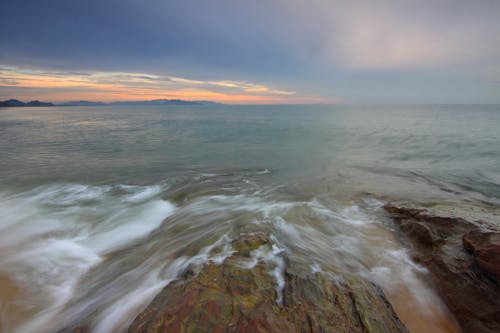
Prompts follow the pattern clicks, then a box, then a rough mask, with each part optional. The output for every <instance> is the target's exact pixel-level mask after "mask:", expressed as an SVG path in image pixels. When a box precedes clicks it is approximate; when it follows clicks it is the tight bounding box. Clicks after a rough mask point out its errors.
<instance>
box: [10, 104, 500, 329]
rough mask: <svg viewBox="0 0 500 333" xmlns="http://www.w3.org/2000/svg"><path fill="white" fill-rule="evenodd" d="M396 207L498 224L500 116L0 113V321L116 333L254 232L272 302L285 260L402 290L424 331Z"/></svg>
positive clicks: (415, 275) (363, 111) (361, 110)
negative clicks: (480, 212) (488, 217)
mask: <svg viewBox="0 0 500 333" xmlns="http://www.w3.org/2000/svg"><path fill="white" fill-rule="evenodd" d="M400 199H404V200H415V201H425V202H429V201H432V202H439V201H443V202H453V203H455V204H457V205H460V202H468V203H471V202H472V203H478V204H481V205H488V207H493V208H495V207H496V208H498V207H499V206H500V106H481V105H467V106H443V105H438V106H344V105H333V106H332V105H320V106H309V105H308V106H299V105H297V106H200V107H166V108H165V107H51V108H5V109H0V216H1V219H0V285H2V283H3V285H4V287H3V288H4V289H2V291H3V292H2V294H3V295H2V296H0V323H1V325H3V327H2V329H3V330H4V331H5V332H53V331H57V330H58V329H61V328H63V327H67V326H71V325H77V324H78V323H82V322H84V323H86V324H88V325H89V326H90V327H91V329H92V331H94V332H121V331H125V330H126V328H127V325H128V324H129V323H130V320H131V319H133V318H134V316H135V315H137V314H138V313H139V312H140V310H141V309H143V308H144V307H145V306H146V305H147V304H148V302H149V301H151V299H152V298H153V297H154V295H155V294H156V293H157V292H159V290H161V288H163V287H164V286H166V285H168V284H169V283H170V282H171V281H173V280H175V279H176V278H178V276H179V274H181V272H182V271H183V270H184V269H186V267H188V266H189V265H202V264H203V263H206V262H209V261H212V262H221V261H223V260H224V259H225V258H226V257H227V256H230V255H231V251H232V250H231V239H234V238H235V237H237V236H238V234H240V233H242V232H252V231H256V230H258V231H264V232H266V233H268V234H270V235H271V236H272V239H273V242H274V245H275V247H273V249H272V250H270V252H268V253H265V254H262V253H261V254H259V256H257V257H256V258H254V259H255V260H256V261H261V262H262V263H263V264H265V265H267V266H268V267H269V270H270V272H272V274H274V275H273V276H276V285H277V291H276V293H277V301H279V297H280V296H279V295H280V288H282V283H283V281H282V279H281V278H280V274H282V271H281V270H282V261H283V257H284V256H287V257H289V258H293V259H292V263H293V265H294V267H295V268H296V269H297V270H300V271H303V272H307V271H321V272H323V273H324V274H326V275H328V276H330V277H331V278H334V279H336V278H338V277H339V276H341V275H342V274H356V275H361V276H363V277H365V278H366V279H367V280H370V281H373V282H375V283H377V284H379V285H381V286H382V287H383V289H384V290H386V292H388V293H389V294H390V293H391V290H392V289H391V288H395V286H396V287H397V290H399V291H401V290H402V289H404V290H407V291H408V290H410V291H411V290H412V292H410V291H409V294H410V295H409V296H408V297H409V298H412V299H413V302H409V304H412V306H413V305H415V304H418V305H420V308H421V310H418V311H417V310H415V311H414V312H415V313H417V312H418V313H419V316H421V317H423V318H430V319H429V320H427V321H428V322H429V323H430V324H429V325H432V323H433V319H432V318H434V317H433V316H435V313H429V311H426V310H425V309H426V308H429V307H431V306H432V308H439V309H442V310H443V311H445V309H444V308H443V305H442V303H441V302H440V300H439V299H438V298H437V296H436V295H435V294H434V293H433V292H432V290H431V289H430V288H428V286H427V284H426V282H425V279H424V278H423V276H424V275H425V272H424V271H425V270H424V269H423V268H422V267H420V266H418V265H417V264H415V263H413V262H412V261H411V259H410V258H409V257H408V255H407V254H406V251H405V249H403V248H401V246H400V245H399V244H398V243H397V242H396V241H394V240H393V239H392V238H391V237H390V235H389V233H388V231H387V230H389V229H390V222H389V221H388V219H387V217H386V216H385V215H384V213H383V211H382V210H381V209H380V207H381V206H382V205H383V204H384V202H385V201H389V200H400ZM215 248H217V249H219V250H220V251H216V253H217V254H214V253H213V251H212V250H213V249H215ZM374 254H376V255H374ZM280 272H281V273H280ZM388 280H390V281H391V283H390V285H389V284H388V283H387V281H388ZM0 288H1V287H0ZM7 290H8V291H9V292H7ZM403 310H404V309H403ZM435 325H438V323H437V322H436V323H435ZM431 329H434V331H436V332H437V331H439V328H437V326H436V327H431Z"/></svg>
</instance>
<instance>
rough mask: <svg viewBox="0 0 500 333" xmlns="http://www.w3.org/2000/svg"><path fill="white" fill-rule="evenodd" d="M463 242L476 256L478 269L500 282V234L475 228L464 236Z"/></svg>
mask: <svg viewBox="0 0 500 333" xmlns="http://www.w3.org/2000/svg"><path fill="white" fill-rule="evenodd" d="M462 242H463V246H464V248H465V249H466V250H468V251H470V252H472V254H473V255H474V259H475V260H476V263H477V265H478V267H479V268H480V269H481V270H482V271H483V272H485V273H486V274H488V275H490V276H491V277H492V278H494V279H497V281H498V280H500V233H498V232H492V231H487V230H483V229H479V228H474V229H472V230H471V231H469V232H468V233H466V234H465V235H464V236H463V238H462Z"/></svg>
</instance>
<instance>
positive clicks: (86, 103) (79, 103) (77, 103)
mask: <svg viewBox="0 0 500 333" xmlns="http://www.w3.org/2000/svg"><path fill="white" fill-rule="evenodd" d="M58 105H61V106H102V105H106V103H103V102H92V101H71V102H65V103H62V104H58Z"/></svg>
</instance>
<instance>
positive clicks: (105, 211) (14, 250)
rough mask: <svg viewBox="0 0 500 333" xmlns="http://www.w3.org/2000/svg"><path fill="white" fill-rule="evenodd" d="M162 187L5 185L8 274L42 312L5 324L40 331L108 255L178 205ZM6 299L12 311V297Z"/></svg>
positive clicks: (0, 238) (3, 262) (1, 238)
mask: <svg viewBox="0 0 500 333" xmlns="http://www.w3.org/2000/svg"><path fill="white" fill-rule="evenodd" d="M159 193H160V190H159V187H158V186H151V187H149V186H133V187H130V186H90V185H82V184H57V185H49V186H41V187H37V188H35V189H33V190H30V191H26V192H22V193H17V194H11V193H1V194H0V198H1V201H0V211H1V212H2V215H3V218H2V219H1V221H0V230H1V233H0V248H1V250H2V251H1V253H0V274H2V275H5V276H8V277H9V279H10V280H11V281H12V282H13V283H14V284H16V285H17V286H19V287H20V288H21V289H22V290H23V291H24V292H25V294H27V295H30V296H29V299H26V300H24V301H25V302H29V303H32V304H31V305H29V306H27V307H26V310H27V311H29V312H31V311H35V313H36V314H35V315H34V316H33V318H32V319H31V320H25V321H24V322H23V323H22V324H21V325H20V326H19V327H17V328H14V327H4V330H5V331H12V332H40V331H41V327H45V326H47V325H48V324H49V323H50V322H51V321H52V320H53V318H54V316H55V315H56V314H57V313H58V312H59V311H60V310H61V308H62V307H63V306H64V305H65V304H66V303H67V302H68V301H69V300H70V299H71V297H72V295H73V293H74V290H75V288H76V286H77V284H78V281H79V279H80V278H81V277H82V276H83V275H84V274H85V273H87V272H88V271H89V270H90V269H91V268H92V267H95V266H96V265H97V264H99V263H100V262H102V261H103V259H104V256H105V255H107V254H108V253H110V252H112V251H116V250H119V249H120V248H123V247H126V246H128V245H129V244H130V243H131V242H134V241H135V240H138V239H140V238H142V237H144V236H146V235H148V234H149V233H150V232H151V231H153V230H154V229H155V228H157V227H158V226H159V225H160V224H161V223H162V221H163V220H164V219H165V218H166V217H168V216H169V215H170V214H172V213H173V212H174V210H175V207H174V206H173V205H172V204H170V203H169V202H167V201H165V200H162V199H161V198H160V197H159ZM16 301H21V300H16ZM1 307H2V309H3V310H4V312H5V311H6V310H5V308H6V307H9V304H1ZM37 309H38V310H37ZM9 322H10V321H9V318H6V319H3V320H2V323H3V325H4V326H5V325H9Z"/></svg>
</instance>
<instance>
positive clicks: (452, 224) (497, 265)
mask: <svg viewBox="0 0 500 333" xmlns="http://www.w3.org/2000/svg"><path fill="white" fill-rule="evenodd" d="M384 209H385V210H386V211H387V212H388V213H389V214H390V216H391V218H392V219H393V221H394V222H395V224H396V226H397V227H398V229H399V231H400V232H401V234H402V240H403V242H405V243H406V244H407V245H409V247H410V249H411V252H412V255H413V257H414V259H415V260H416V261H417V262H419V263H421V264H422V265H424V266H425V267H427V268H428V269H429V271H430V272H431V276H432V282H433V283H434V285H435V287H436V289H437V291H438V292H439V294H440V295H441V297H442V298H443V300H444V301H445V302H446V304H447V305H448V307H449V309H450V311H451V312H452V313H453V314H454V315H455V317H456V319H457V321H458V322H459V323H460V325H461V326H462V329H463V330H464V331H465V332H471V333H472V332H474V333H482V332H500V287H499V282H498V281H499V279H498V277H499V276H500V274H499V273H500V232H499V231H498V230H486V229H484V228H480V227H478V226H477V224H476V223H472V222H469V221H467V220H465V219H463V218H460V217H457V216H452V217H448V216H439V215H435V212H429V211H427V210H426V209H420V208H415V207H412V206H405V205H399V204H398V205H395V204H388V205H386V206H384Z"/></svg>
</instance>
